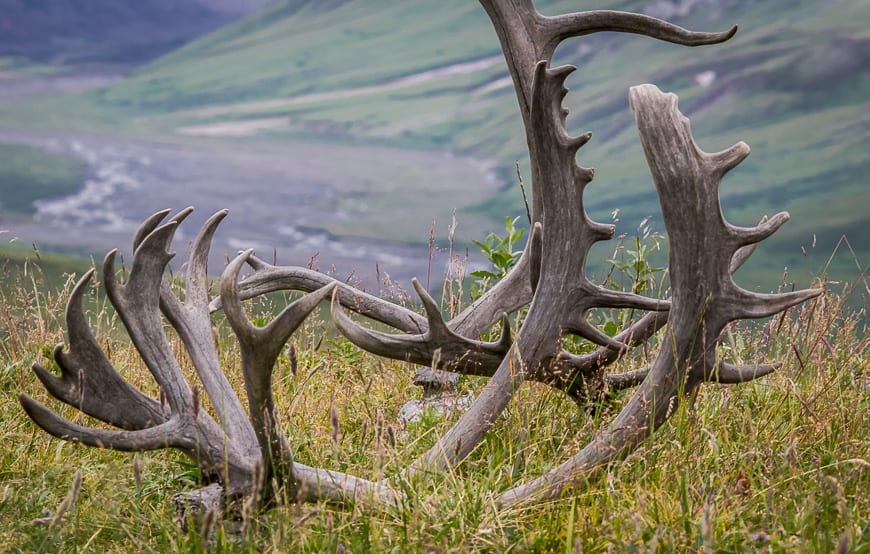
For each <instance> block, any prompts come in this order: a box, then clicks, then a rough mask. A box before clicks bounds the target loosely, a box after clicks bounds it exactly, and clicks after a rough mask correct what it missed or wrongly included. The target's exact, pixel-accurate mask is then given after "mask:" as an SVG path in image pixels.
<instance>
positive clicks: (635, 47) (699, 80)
mask: <svg viewBox="0 0 870 554" xmlns="http://www.w3.org/2000/svg"><path fill="white" fill-rule="evenodd" d="M538 4H539V7H540V9H541V10H542V11H543V12H544V13H551V14H554V13H561V12H565V11H570V10H576V9H600V8H605V9H620V10H630V11H640V12H644V13H648V14H651V15H656V16H659V17H663V18H666V19H668V20H671V21H674V22H676V23H679V24H681V25H683V26H686V27H689V28H692V29H696V30H723V29H727V28H728V27H730V26H731V25H732V24H734V23H738V24H739V25H740V31H739V32H738V34H737V36H736V37H735V38H733V39H732V40H731V41H729V42H728V43H725V44H722V45H718V46H710V47H701V48H695V49H691V48H685V47H681V46H675V45H671V44H666V43H659V42H656V41H653V40H651V39H648V38H645V37H637V36H630V35H616V34H610V33H607V34H600V35H594V36H590V37H584V38H582V39H572V40H569V41H568V42H566V43H564V44H563V45H562V46H561V47H560V50H559V51H558V52H557V58H558V62H559V63H571V64H574V65H576V66H578V67H579V70H578V71H577V72H576V73H575V74H574V75H572V76H571V77H570V78H569V81H568V85H569V88H570V89H571V92H570V93H569V95H568V96H567V98H566V101H565V104H566V106H567V107H568V108H569V109H570V111H571V115H570V117H569V120H568V124H569V130H570V131H571V132H575V133H579V132H583V131H587V130H589V131H592V132H593V135H594V138H593V140H592V142H590V143H589V144H588V145H587V146H586V147H584V148H583V149H582V150H581V152H580V154H579V159H580V161H581V163H583V164H584V165H588V166H592V167H595V168H596V179H595V181H594V182H593V184H592V186H591V187H590V189H589V192H588V195H587V199H588V208H589V210H590V211H591V212H592V215H593V216H594V217H596V218H598V219H600V220H609V219H610V218H611V213H612V212H613V211H614V210H616V209H619V210H620V213H619V220H620V221H619V225H620V230H621V231H623V232H629V233H630V232H633V231H634V229H635V227H636V225H637V224H638V222H639V221H640V220H641V219H643V218H644V217H647V216H652V220H653V221H654V222H655V221H656V220H658V219H659V218H658V212H659V208H658V201H657V198H656V196H655V193H654V189H653V186H652V184H651V182H650V179H649V174H648V170H647V168H646V164H645V161H644V158H643V155H642V152H641V150H640V146H639V144H638V140H637V136H636V131H635V129H634V123H633V115H632V113H631V112H630V110H629V107H628V100H627V98H628V95H627V92H628V87H630V86H631V85H634V84H638V83H643V82H652V83H656V84H658V85H659V86H660V87H661V88H663V89H665V90H668V91H673V92H676V93H677V94H679V95H680V98H681V107H682V109H683V111H684V112H685V113H686V114H687V115H688V116H689V117H691V118H692V121H693V126H694V129H695V134H696V136H697V137H698V140H699V141H700V144H701V146H702V147H703V148H704V149H706V150H708V151H714V150H718V149H722V148H725V147H727V146H730V145H731V144H733V143H734V142H736V141H738V140H744V141H746V142H747V143H749V144H750V146H751V147H752V148H753V155H752V156H750V158H749V159H748V160H747V161H746V162H745V163H744V164H742V165H741V167H740V168H739V170H738V171H736V172H735V173H734V174H733V175H732V176H729V178H728V180H727V181H726V183H725V186H724V189H723V206H724V210H725V212H726V215H727V216H728V217H729V218H730V219H731V220H733V221H734V222H735V223H737V224H751V223H754V222H755V221H757V219H758V218H759V217H760V216H761V215H764V214H771V213H773V212H776V211H779V210H782V209H786V210H789V211H790V212H791V213H792V216H793V221H792V223H790V224H789V225H788V226H786V228H784V229H783V230H782V231H780V233H778V234H777V235H776V236H775V237H774V238H773V239H771V240H770V241H766V243H765V247H764V250H763V251H761V252H760V253H759V254H757V255H756V256H755V257H754V259H753V260H752V261H751V263H750V266H749V268H748V271H751V272H754V274H753V277H755V276H756V275H762V274H764V275H765V276H766V277H767V278H768V279H767V281H766V282H768V283H769V282H774V283H775V282H776V280H777V279H778V277H779V276H780V275H781V274H782V269H783V266H786V265H787V266H789V267H791V268H800V271H801V272H802V274H801V276H802V277H806V276H808V275H810V274H813V273H815V272H817V271H818V270H819V269H821V268H822V266H823V265H824V264H825V262H826V261H827V259H828V257H829V255H830V254H831V252H832V251H833V250H834V248H835V244H836V243H837V241H838V240H839V238H840V237H841V236H842V235H843V234H846V235H848V237H849V239H850V241H851V243H852V245H853V246H855V248H856V250H857V251H858V254H859V261H860V260H863V261H864V262H865V263H866V260H867V259H868V258H870V230H868V226H867V225H865V221H866V216H865V214H864V210H865V209H866V208H865V207H866V206H870V187H868V184H870V183H868V178H867V175H868V174H870V158H868V156H867V151H868V149H870V148H868V147H870V115H868V114H870V71H868V67H870V25H868V23H870V5H868V4H867V2H866V1H865V0H839V1H837V2H833V3H829V2H814V1H812V0H765V1H764V2H758V1H754V0H725V1H721V2H712V1H707V0H679V1H666V0H654V1H644V0H621V1H620V0H600V1H597V2H584V3H581V2H578V1H577V0H573V1H565V0H551V1H543V0H541V1H539V2H538ZM506 76H507V73H506V68H505V65H504V61H503V60H502V59H501V54H500V49H499V45H498V41H497V39H496V36H495V33H494V31H493V30H492V28H491V25H490V23H489V21H488V19H487V17H486V15H485V14H484V12H483V10H482V9H481V8H480V7H479V5H478V4H477V3H476V2H474V1H471V0H417V1H415V2H401V3H398V2H392V1H388V0H353V1H341V0H331V1H323V0H321V1H302V0H279V1H277V2H274V3H272V4H271V5H269V6H267V7H266V8H265V9H263V10H260V11H258V12H256V13H254V14H252V15H250V16H249V17H247V18H245V19H243V20H241V21H239V22H237V23H235V24H233V25H230V26H228V27H225V28H223V29H221V30H218V31H216V32H214V33H212V34H210V35H208V36H206V37H203V38H201V39H199V40H196V41H194V42H192V43H189V44H188V45H186V46H184V47H183V48H181V49H179V50H177V51H175V52H173V53H172V54H170V55H167V56H165V57H163V58H161V59H159V60H157V61H155V62H153V63H151V64H149V65H146V66H143V67H142V68H140V69H139V70H138V71H137V72H135V73H134V74H133V75H131V76H130V77H129V78H127V79H125V80H123V81H121V82H119V83H117V84H115V85H114V86H112V87H111V88H108V89H105V90H102V91H99V92H97V93H93V95H92V96H91V97H90V98H89V99H88V101H87V102H84V103H82V104H80V109H77V110H74V111H75V112H76V113H77V114H91V115H87V118H90V119H94V120H96V119H98V118H99V114H101V113H102V114H116V115H115V117H116V116H117V114H124V116H125V118H127V123H126V125H128V126H130V127H131V128H134V127H132V126H135V129H137V130H146V131H148V132H158V133H166V132H174V133H182V134H194V135H196V134H199V135H208V136H210V137H213V136H219V135H220V134H221V133H224V132H227V131H226V129H231V130H232V129H235V130H236V131H237V130H238V129H245V133H246V134H253V135H255V137H254V139H255V140H269V141H281V140H283V139H288V138H300V137H303V138H306V139H309V140H318V141H320V140H325V141H336V140H338V141H342V142H350V143H353V142H357V141H359V142H365V143H371V142H386V143H391V144H399V145H402V146H406V147H419V148H431V147H436V148H443V149H449V150H454V151H461V152H467V153H472V154H474V155H476V156H478V157H480V158H485V159H487V160H491V161H492V162H493V163H494V164H495V165H496V167H497V168H498V173H499V175H500V177H501V179H502V180H503V182H504V184H505V190H504V192H503V194H500V195H498V196H497V197H496V198H493V199H492V200H491V201H487V202H484V203H482V204H481V205H480V206H479V210H480V211H481V212H482V213H485V214H486V215H488V216H489V217H490V218H491V220H492V221H493V228H494V229H496V228H498V226H499V222H500V221H502V220H503V219H502V218H503V217H504V216H505V215H508V214H512V215H519V214H520V213H522V200H521V198H520V191H519V188H518V187H516V186H515V185H514V183H515V182H516V178H515V176H514V175H513V173H514V161H515V160H519V161H520V165H521V168H522V169H523V170H525V175H526V179H528V171H527V169H528V165H527V163H526V161H525V140H524V137H523V134H522V129H521V127H520V122H519V117H518V114H517V111H516V110H517V108H516V101H515V99H514V96H513V90H512V87H511V86H510V82H509V80H508V79H506ZM0 111H2V110H0ZM17 111H18V113H19V114H26V113H28V112H26V111H22V110H20V109H17ZM93 114H97V115H96V116H95V115H93ZM19 117H26V116H19ZM79 117H83V116H81V115H80V116H79ZM231 132H232V131H231ZM468 186H469V187H472V186H474V184H473V183H469V184H468ZM431 215H432V214H420V216H421V217H424V218H428V217H431ZM658 227H659V230H662V229H661V226H660V224H658ZM470 238H473V237H464V238H463V240H467V239H470ZM813 244H815V250H813V248H812V245H813ZM801 247H803V249H804V251H806V253H804V252H803V251H802V250H801ZM607 249H612V246H606V247H602V251H601V252H600V253H599V254H600V257H602V258H603V257H605V256H608V255H609V254H610V253H611V252H609V251H607V252H605V250H607ZM805 256H807V257H806V258H805ZM841 262H842V263H841V264H840V265H841V266H844V267H849V268H852V269H854V267H855V263H854V262H853V261H852V260H849V259H843V260H841ZM852 273H854V271H853V272H852Z"/></svg>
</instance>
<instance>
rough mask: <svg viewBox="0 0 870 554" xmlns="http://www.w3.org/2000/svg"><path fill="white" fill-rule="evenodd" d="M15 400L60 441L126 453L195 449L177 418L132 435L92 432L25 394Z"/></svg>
mask: <svg viewBox="0 0 870 554" xmlns="http://www.w3.org/2000/svg"><path fill="white" fill-rule="evenodd" d="M18 400H19V401H20V402H21V405H22V406H23V407H24V410H25V411H26V412H27V415H28V416H30V419H32V420H33V421H34V422H35V423H36V424H37V425H39V426H40V427H42V429H44V430H45V431H46V432H47V433H49V434H51V435H53V436H55V437H58V438H60V439H64V440H68V441H73V442H80V443H82V444H85V445H88V446H96V447H99V448H111V449H114V450H123V451H126V452H136V451H142V450H159V449H162V448H166V447H174V448H178V449H180V450H187V451H192V450H193V449H194V442H193V441H192V440H190V437H188V436H187V435H186V434H185V433H183V432H182V431H183V428H182V425H181V423H180V421H179V420H178V419H177V418H170V419H168V420H166V421H165V422H163V423H160V424H159V425H155V426H153V427H148V428H144V429H138V430H134V431H112V430H108V429H94V428H91V427H84V426H81V425H77V424H75V423H73V422H71V421H69V420H68V419H65V418H63V417H61V416H59V415H57V414H56V413H54V412H53V411H51V410H49V409H48V408H46V407H45V406H43V405H42V404H41V403H39V402H37V401H36V400H34V399H33V398H31V397H29V396H28V395H26V394H24V393H21V394H19V395H18Z"/></svg>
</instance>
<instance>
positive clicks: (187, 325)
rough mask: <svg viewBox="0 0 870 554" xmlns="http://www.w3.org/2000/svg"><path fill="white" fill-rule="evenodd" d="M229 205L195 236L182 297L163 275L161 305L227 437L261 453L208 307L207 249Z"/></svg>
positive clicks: (178, 218)
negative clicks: (225, 363)
mask: <svg viewBox="0 0 870 554" xmlns="http://www.w3.org/2000/svg"><path fill="white" fill-rule="evenodd" d="M192 211H193V208H186V209H184V210H182V211H181V212H179V213H178V214H177V215H176V216H175V217H173V218H172V219H171V220H170V222H172V223H175V224H176V225H178V224H180V223H181V222H182V221H183V220H184V219H185V218H186V217H187V216H188V215H190V213H191V212H192ZM228 213H229V212H228V211H227V210H221V211H219V212H217V213H215V214H214V215H212V216H211V217H210V218H209V219H208V220H207V221H206V222H205V223H204V224H203V226H202V228H201V229H200V231H199V233H198V234H197V236H196V239H194V241H193V245H192V247H191V251H190V256H189V258H188V261H187V271H186V277H185V295H184V302H183V303H182V302H181V301H180V300H179V299H178V297H176V296H175V294H174V293H173V292H172V290H171V287H170V285H169V283H168V282H167V281H166V280H164V281H163V284H162V287H161V289H160V309H161V310H162V312H163V314H164V315H165V316H166V319H167V320H168V321H169V323H170V324H171V325H172V327H173V328H174V329H175V331H176V332H177V333H178V336H179V337H180V338H181V340H182V342H183V343H184V347H185V349H186V350H187V353H188V355H189V357H190V360H191V362H192V363H193V366H194V368H195V369H196V373H197V375H198V376H199V379H200V381H201V382H202V386H203V388H204V389H205V393H206V394H207V395H208V397H209V398H210V399H211V400H212V406H213V409H214V412H215V415H216V416H217V418H218V421H220V423H221V426H222V427H223V429H224V431H225V433H226V435H227V440H228V441H230V442H232V443H234V444H236V445H237V446H238V448H239V449H240V450H241V451H242V452H245V453H246V455H247V456H250V457H256V456H258V455H259V453H258V452H257V450H258V448H259V447H258V443H257V437H256V435H255V434H254V430H253V428H252V427H251V424H250V422H249V421H248V418H247V414H246V413H245V409H244V407H243V406H242V404H241V402H240V401H239V399H238V396H237V395H236V392H235V390H233V387H232V385H230V383H229V381H228V380H227V377H226V375H225V374H224V372H223V370H222V369H221V365H220V360H219V359H218V354H217V350H216V349H215V346H214V340H213V337H212V324H211V318H210V317H209V311H208V301H209V299H208V255H209V251H210V249H211V242H212V239H213V237H214V234H215V231H217V228H218V225H220V223H221V221H223V219H224V218H225V217H226V216H227V214H228Z"/></svg>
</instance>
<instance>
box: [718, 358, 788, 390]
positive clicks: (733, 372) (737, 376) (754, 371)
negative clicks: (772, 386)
mask: <svg viewBox="0 0 870 554" xmlns="http://www.w3.org/2000/svg"><path fill="white" fill-rule="evenodd" d="M781 367H782V362H774V363H772V364H746V365H735V364H732V363H730V362H726V361H722V360H720V361H719V363H717V364H716V368H715V369H714V370H713V371H711V372H710V373H709V375H707V381H709V382H711V383H721V384H723V385H733V384H738V383H747V382H749V381H753V380H755V379H758V378H760V377H764V376H765V375H769V374H771V373H773V372H774V371H776V370H777V369H779V368H781Z"/></svg>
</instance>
